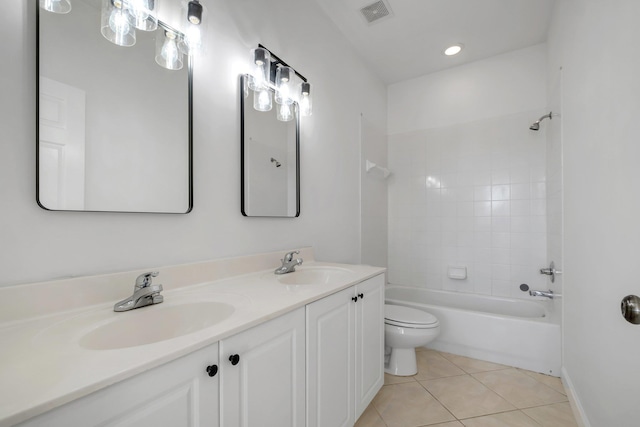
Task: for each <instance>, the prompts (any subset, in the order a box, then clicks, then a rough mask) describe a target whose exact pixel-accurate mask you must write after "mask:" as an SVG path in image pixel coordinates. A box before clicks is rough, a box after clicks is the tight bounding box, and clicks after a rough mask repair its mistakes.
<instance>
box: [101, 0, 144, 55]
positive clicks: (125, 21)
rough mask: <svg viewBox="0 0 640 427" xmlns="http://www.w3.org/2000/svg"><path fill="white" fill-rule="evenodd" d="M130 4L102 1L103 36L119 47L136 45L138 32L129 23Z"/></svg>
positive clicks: (109, 0)
mask: <svg viewBox="0 0 640 427" xmlns="http://www.w3.org/2000/svg"><path fill="white" fill-rule="evenodd" d="M129 19H130V15H129V11H128V4H127V3H125V2H123V1H122V0H102V17H101V21H102V23H101V29H100V32H101V33H102V35H103V36H104V37H105V38H106V39H107V40H109V41H110V42H111V43H114V44H117V45H118V46H133V45H134V44H136V31H135V28H134V27H133V26H132V25H131V23H130V22H129Z"/></svg>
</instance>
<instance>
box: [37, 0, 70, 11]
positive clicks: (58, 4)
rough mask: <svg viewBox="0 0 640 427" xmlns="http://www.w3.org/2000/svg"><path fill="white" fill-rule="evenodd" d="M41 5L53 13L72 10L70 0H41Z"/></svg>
mask: <svg viewBox="0 0 640 427" xmlns="http://www.w3.org/2000/svg"><path fill="white" fill-rule="evenodd" d="M40 7H41V8H42V9H44V10H46V11H47V12H53V13H69V12H71V3H70V2H69V0H40Z"/></svg>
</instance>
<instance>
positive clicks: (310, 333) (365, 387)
mask: <svg viewBox="0 0 640 427" xmlns="http://www.w3.org/2000/svg"><path fill="white" fill-rule="evenodd" d="M306 310H307V313H306V314H307V424H306V425H307V427H352V426H353V424H354V423H355V421H356V420H357V419H358V417H359V416H360V415H361V414H362V412H363V411H364V410H365V409H366V407H367V405H368V404H369V403H370V402H371V400H372V399H373V397H374V396H375V395H376V393H377V392H378V390H380V388H381V387H382V384H383V382H384V373H383V355H384V348H383V346H384V313H383V310H384V275H378V276H375V277H373V278H371V279H368V280H366V281H364V282H362V283H359V284H357V285H355V286H353V287H351V288H348V289H345V290H343V291H340V292H338V293H335V294H333V295H330V296H328V297H326V298H323V299H321V300H319V301H316V302H314V303H311V304H308V305H307V309H306Z"/></svg>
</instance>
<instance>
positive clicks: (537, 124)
mask: <svg viewBox="0 0 640 427" xmlns="http://www.w3.org/2000/svg"><path fill="white" fill-rule="evenodd" d="M552 118H553V112H551V111H550V112H549V114H545V115H544V116H542V117H540V118H539V119H538V120H536V121H535V123H534V124H532V125H531V126H529V129H531V130H540V122H541V121H543V120H544V119H549V120H551V119H552Z"/></svg>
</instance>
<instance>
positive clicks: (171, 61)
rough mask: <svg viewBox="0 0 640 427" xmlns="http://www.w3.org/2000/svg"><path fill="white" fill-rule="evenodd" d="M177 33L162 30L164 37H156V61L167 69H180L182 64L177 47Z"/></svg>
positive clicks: (180, 54)
mask: <svg viewBox="0 0 640 427" xmlns="http://www.w3.org/2000/svg"><path fill="white" fill-rule="evenodd" d="M177 39H178V35H177V34H176V33H175V32H174V31H171V30H168V29H167V30H164V37H156V62H157V63H158V65H160V66H161V67H164V68H166V69H167V70H180V69H182V66H183V65H184V63H183V61H182V53H181V52H180V50H179V49H178V40H177Z"/></svg>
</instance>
